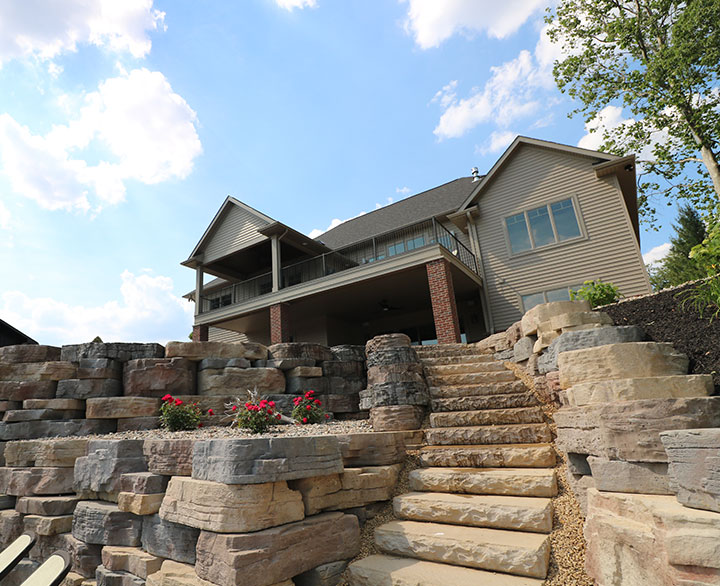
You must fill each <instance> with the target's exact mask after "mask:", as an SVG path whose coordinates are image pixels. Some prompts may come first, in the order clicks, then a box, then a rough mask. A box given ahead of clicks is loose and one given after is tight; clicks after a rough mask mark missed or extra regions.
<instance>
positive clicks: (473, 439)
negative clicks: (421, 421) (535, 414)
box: [425, 423, 552, 446]
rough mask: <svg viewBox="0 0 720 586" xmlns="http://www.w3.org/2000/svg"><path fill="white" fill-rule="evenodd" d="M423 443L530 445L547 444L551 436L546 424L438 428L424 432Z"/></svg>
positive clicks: (431, 444)
mask: <svg viewBox="0 0 720 586" xmlns="http://www.w3.org/2000/svg"><path fill="white" fill-rule="evenodd" d="M425 441H426V443H427V444H428V445H430V446H459V445H468V444H469V445H479V444H532V443H548V442H550V441H552V434H551V433H550V428H549V427H548V425H547V424H546V423H522V424H515V425H512V424H510V425H486V426H479V427H475V426H473V427H438V428H431V429H426V430H425Z"/></svg>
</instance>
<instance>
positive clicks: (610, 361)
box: [558, 342, 688, 389]
mask: <svg viewBox="0 0 720 586" xmlns="http://www.w3.org/2000/svg"><path fill="white" fill-rule="evenodd" d="M558 369H559V370H560V385H561V386H562V388H563V389H567V388H569V387H571V386H573V385H576V384H578V383H585V382H591V381H602V380H613V379H623V378H637V377H647V376H666V375H674V374H686V373H687V371H688V358H687V356H685V355H684V354H680V353H679V352H677V351H676V350H675V349H674V348H673V346H672V344H667V343H662V342H630V343H626V344H607V345H605V346H596V347H595V348H585V349H583V350H572V351H569V352H562V353H561V354H560V355H559V357H558Z"/></svg>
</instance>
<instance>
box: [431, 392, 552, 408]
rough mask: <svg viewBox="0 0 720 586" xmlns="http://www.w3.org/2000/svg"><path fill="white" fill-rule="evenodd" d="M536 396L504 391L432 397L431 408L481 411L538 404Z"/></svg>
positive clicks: (528, 393)
mask: <svg viewBox="0 0 720 586" xmlns="http://www.w3.org/2000/svg"><path fill="white" fill-rule="evenodd" d="M538 404H539V402H538V400H537V397H536V396H535V395H534V394H533V393H532V392H530V391H526V392H524V393H504V394H501V395H480V396H476V397H449V398H446V399H433V400H432V410H433V411H435V412H445V411H481V410H485V409H516V408H518V407H533V406H535V405H538Z"/></svg>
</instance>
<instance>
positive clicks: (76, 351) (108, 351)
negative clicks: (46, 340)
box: [60, 342, 165, 362]
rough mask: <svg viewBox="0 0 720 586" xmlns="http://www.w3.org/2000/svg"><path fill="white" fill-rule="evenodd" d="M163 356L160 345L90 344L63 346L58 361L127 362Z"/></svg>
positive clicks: (131, 343) (163, 352) (133, 343)
mask: <svg viewBox="0 0 720 586" xmlns="http://www.w3.org/2000/svg"><path fill="white" fill-rule="evenodd" d="M164 355H165V349H164V348H163V347H162V346H161V345H160V344H141V343H135V342H129V343H126V342H113V343H107V344H106V343H104V342H90V343H87V344H73V345H69V346H63V347H62V350H61V352H60V359H61V360H69V361H70V362H79V361H80V360H81V359H82V358H112V359H113V360H119V361H120V362H127V361H128V360H136V359H138V358H162V357H163V356H164Z"/></svg>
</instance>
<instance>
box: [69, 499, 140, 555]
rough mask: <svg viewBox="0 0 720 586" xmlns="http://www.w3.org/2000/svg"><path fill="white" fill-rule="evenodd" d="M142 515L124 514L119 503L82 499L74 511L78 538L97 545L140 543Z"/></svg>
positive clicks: (75, 529) (73, 527)
mask: <svg viewBox="0 0 720 586" xmlns="http://www.w3.org/2000/svg"><path fill="white" fill-rule="evenodd" d="M142 525H143V523H142V517H138V516H137V515H133V514H132V513H124V512H122V511H121V510H120V509H118V507H117V505H113V504H110V503H101V502H96V501H81V502H79V503H78V505H77V507H75V513H74V514H73V525H72V534H73V537H75V539H79V540H80V541H84V542H85V543H94V544H97V545H126V546H130V547H134V546H138V545H140V536H141V534H142Z"/></svg>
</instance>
